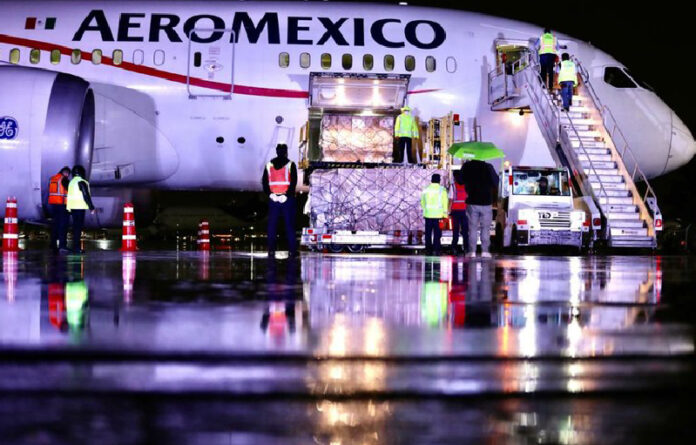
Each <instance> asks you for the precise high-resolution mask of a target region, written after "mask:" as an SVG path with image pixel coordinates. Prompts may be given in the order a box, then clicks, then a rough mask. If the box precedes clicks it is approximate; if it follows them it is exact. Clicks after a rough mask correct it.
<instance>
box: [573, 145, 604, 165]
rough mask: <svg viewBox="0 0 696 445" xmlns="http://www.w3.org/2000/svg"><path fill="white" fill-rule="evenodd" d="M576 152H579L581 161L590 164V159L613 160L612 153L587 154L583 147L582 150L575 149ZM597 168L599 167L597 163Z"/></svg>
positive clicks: (593, 160)
mask: <svg viewBox="0 0 696 445" xmlns="http://www.w3.org/2000/svg"><path fill="white" fill-rule="evenodd" d="M575 153H577V154H578V159H579V160H580V161H584V162H587V163H588V164H589V161H590V160H591V161H592V162H595V161H599V162H610V161H611V155H610V154H590V153H588V154H585V153H584V152H583V151H582V149H580V150H575ZM595 168H597V165H595Z"/></svg>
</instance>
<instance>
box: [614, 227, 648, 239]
mask: <svg viewBox="0 0 696 445" xmlns="http://www.w3.org/2000/svg"><path fill="white" fill-rule="evenodd" d="M609 232H610V233H611V236H612V237H614V236H621V237H636V236H645V237H647V236H648V229H647V227H641V228H635V229H631V228H616V227H612V228H610V229H609ZM650 238H652V237H650Z"/></svg>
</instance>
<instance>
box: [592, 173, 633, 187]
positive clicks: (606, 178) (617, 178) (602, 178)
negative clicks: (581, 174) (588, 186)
mask: <svg viewBox="0 0 696 445" xmlns="http://www.w3.org/2000/svg"><path fill="white" fill-rule="evenodd" d="M587 179H589V180H590V182H591V183H593V184H594V183H597V184H599V183H600V182H601V183H602V185H605V184H607V183H609V184H612V183H613V184H624V178H623V176H622V175H599V177H597V176H596V175H591V174H590V175H587Z"/></svg>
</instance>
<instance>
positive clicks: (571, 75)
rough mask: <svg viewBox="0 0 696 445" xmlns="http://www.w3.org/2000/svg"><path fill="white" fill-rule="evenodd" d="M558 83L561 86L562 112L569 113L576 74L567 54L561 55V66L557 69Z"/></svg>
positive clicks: (573, 64)
mask: <svg viewBox="0 0 696 445" xmlns="http://www.w3.org/2000/svg"><path fill="white" fill-rule="evenodd" d="M558 83H559V84H560V85H561V100H562V101H563V111H570V107H571V106H572V105H573V89H574V88H575V86H576V85H577V84H578V72H577V69H576V68H575V62H573V61H572V60H570V55H569V54H568V53H563V56H562V57H561V65H560V66H559V68H558Z"/></svg>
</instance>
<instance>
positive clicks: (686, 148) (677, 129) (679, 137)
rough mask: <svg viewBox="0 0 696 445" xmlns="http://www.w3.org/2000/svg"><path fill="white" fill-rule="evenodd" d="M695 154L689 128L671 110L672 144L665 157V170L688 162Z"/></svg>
mask: <svg viewBox="0 0 696 445" xmlns="http://www.w3.org/2000/svg"><path fill="white" fill-rule="evenodd" d="M694 155H696V140H694V136H693V135H692V134H691V131H689V128H688V127H687V126H686V124H684V122H682V120H681V119H679V116H677V115H676V113H674V112H672V144H671V146H670V150H669V159H667V168H666V169H665V170H666V171H670V170H674V169H677V168H679V167H681V166H682V165H684V164H686V163H688V162H689V161H690V160H691V158H693V157H694Z"/></svg>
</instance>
